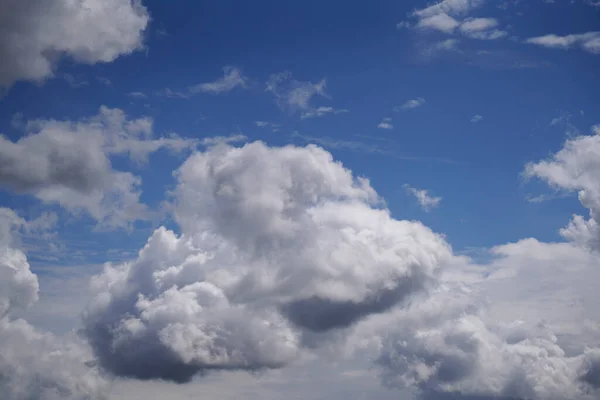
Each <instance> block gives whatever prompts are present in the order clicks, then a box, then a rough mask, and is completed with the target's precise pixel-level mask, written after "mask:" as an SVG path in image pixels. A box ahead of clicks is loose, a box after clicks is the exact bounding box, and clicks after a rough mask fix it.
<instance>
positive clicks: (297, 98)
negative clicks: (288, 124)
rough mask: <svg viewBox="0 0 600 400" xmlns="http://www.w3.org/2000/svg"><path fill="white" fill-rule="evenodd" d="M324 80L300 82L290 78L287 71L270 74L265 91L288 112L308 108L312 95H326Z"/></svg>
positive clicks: (290, 75)
mask: <svg viewBox="0 0 600 400" xmlns="http://www.w3.org/2000/svg"><path fill="white" fill-rule="evenodd" d="M326 86H327V83H326V80H325V79H321V80H320V81H319V82H317V83H312V82H301V81H297V80H295V79H293V78H292V73H291V72H289V71H284V72H280V73H277V74H272V75H271V76H270V77H269V79H268V80H267V83H266V87H265V91H266V92H269V93H271V94H272V95H273V96H274V97H275V102H276V103H277V105H278V106H279V107H281V108H282V109H285V110H288V111H290V112H296V111H298V110H308V109H309V108H310V101H311V99H312V98H313V97H314V96H322V97H328V95H327V93H326V92H325V88H326Z"/></svg>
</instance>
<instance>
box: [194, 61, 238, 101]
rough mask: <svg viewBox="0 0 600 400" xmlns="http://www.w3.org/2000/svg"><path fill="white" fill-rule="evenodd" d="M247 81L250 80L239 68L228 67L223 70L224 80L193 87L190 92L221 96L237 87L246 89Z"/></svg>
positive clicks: (220, 79)
mask: <svg viewBox="0 0 600 400" xmlns="http://www.w3.org/2000/svg"><path fill="white" fill-rule="evenodd" d="M247 80H248V78H246V77H245V76H243V75H242V71H241V70H240V69H239V68H236V67H231V66H226V67H224V68H223V77H222V78H219V79H217V80H216V81H214V82H207V83H201V84H199V85H195V86H191V87H190V88H189V89H188V90H189V92H190V93H198V92H203V93H213V94H221V93H226V92H230V91H232V90H233V89H235V88H236V87H241V88H245V87H246V86H247V83H246V81H247Z"/></svg>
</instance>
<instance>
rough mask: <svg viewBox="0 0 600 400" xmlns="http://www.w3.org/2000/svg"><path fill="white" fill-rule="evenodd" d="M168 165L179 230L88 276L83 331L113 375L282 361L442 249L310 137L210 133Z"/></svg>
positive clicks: (355, 318) (178, 374)
mask: <svg viewBox="0 0 600 400" xmlns="http://www.w3.org/2000/svg"><path fill="white" fill-rule="evenodd" d="M176 177H177V180H178V184H177V187H176V189H175V190H174V191H173V192H172V196H173V203H174V216H175V221H176V222H177V224H178V225H179V229H180V232H181V233H180V234H179V235H177V234H175V233H174V232H172V231H169V230H167V229H165V228H162V227H161V228H159V229H157V230H156V231H155V232H154V234H153V235H152V237H151V238H150V239H149V240H148V242H147V244H146V246H145V247H144V249H142V250H141V251H140V253H139V257H138V258H137V259H136V260H134V261H132V262H130V263H126V264H122V265H114V266H107V267H106V269H105V271H104V273H103V274H101V275H100V276H97V277H96V278H94V281H93V293H94V300H93V301H92V302H91V303H90V305H89V307H88V309H87V311H86V313H85V314H84V325H85V332H86V336H87V337H88V338H89V340H90V342H91V344H92V346H93V347H94V350H95V353H96V355H97V357H98V359H99V361H100V363H101V365H103V366H104V367H105V368H107V369H108V370H109V371H111V372H112V373H115V374H117V375H120V376H130V377H136V378H140V379H153V378H161V379H168V380H173V381H177V382H184V381H187V380H189V379H191V377H192V376H193V375H195V374H202V373H206V372H209V371H210V370H232V369H240V370H250V371H255V370H261V369H272V368H279V367H282V366H284V365H286V364H288V363H290V362H291V361H293V360H295V359H296V358H297V357H298V356H299V354H300V353H301V352H303V351H304V349H305V348H306V347H307V346H309V345H310V347H311V348H312V347H313V346H317V347H318V344H319V343H321V340H324V338H326V337H328V336H329V335H334V336H335V335H340V334H343V332H345V331H346V330H348V329H350V328H351V327H352V326H353V325H354V324H356V323H358V322H359V321H361V320H363V319H365V318H367V317H368V316H369V315H374V314H378V313H384V312H386V310H389V309H390V308H392V307H394V306H395V305H397V304H400V303H402V302H403V301H404V300H405V299H406V298H407V297H408V296H410V295H411V294H412V293H415V292H419V291H420V290H423V289H424V288H425V287H426V286H427V284H428V282H429V281H431V280H432V279H434V276H435V274H436V271H437V269H438V268H439V266H440V264H441V263H443V262H444V261H445V260H447V259H449V258H451V257H452V256H451V251H450V248H449V246H448V245H447V244H446V243H445V241H444V240H443V239H442V238H441V237H440V236H438V235H435V234H434V233H433V232H431V231H430V230H429V229H428V228H426V227H424V226H423V225H422V224H420V223H417V222H409V221H398V220H395V219H393V218H392V217H391V216H390V213H389V211H388V210H387V209H385V208H381V207H379V206H377V204H379V201H380V200H379V198H378V196H377V194H376V193H375V191H374V190H373V189H372V188H371V187H370V185H369V183H368V181H367V180H365V179H362V178H354V177H353V176H352V174H351V172H350V171H348V170H347V169H345V168H344V167H343V166H342V165H341V164H340V163H338V162H334V161H333V158H332V156H331V155H330V154H329V153H327V152H326V151H324V150H322V149H320V148H318V147H316V146H313V145H309V146H307V147H294V146H286V147H282V148H271V147H268V146H266V145H264V144H263V143H261V142H254V143H250V144H246V145H245V146H243V147H241V148H233V147H229V146H227V145H220V146H215V147H213V148H211V149H209V150H207V151H205V152H199V153H196V154H194V155H192V156H191V157H190V158H189V159H188V160H187V161H186V162H185V163H184V164H183V166H182V167H181V168H180V169H179V170H178V171H177V172H176ZM321 338H323V339H321Z"/></svg>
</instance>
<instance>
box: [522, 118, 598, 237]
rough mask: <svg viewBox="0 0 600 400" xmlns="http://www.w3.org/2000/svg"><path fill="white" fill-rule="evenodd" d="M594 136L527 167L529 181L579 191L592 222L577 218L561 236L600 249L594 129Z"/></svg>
mask: <svg viewBox="0 0 600 400" xmlns="http://www.w3.org/2000/svg"><path fill="white" fill-rule="evenodd" d="M592 131H593V132H594V135H589V136H578V137H574V138H571V139H568V140H567V141H566V142H565V144H564V146H563V148H562V149H561V150H560V151H558V152H557V153H556V154H554V155H553V156H552V157H551V158H550V159H548V160H543V161H540V162H537V163H530V164H528V165H527V166H526V168H525V171H524V174H525V176H526V177H528V178H533V177H536V178H539V179H542V180H544V181H545V182H547V183H548V184H549V185H550V186H551V187H553V188H556V189H560V190H566V191H571V192H572V191H576V192H578V195H579V201H580V202H581V204H582V205H583V206H584V207H585V208H587V209H588V210H589V213H590V218H589V219H587V220H586V219H585V218H584V217H582V216H580V215H575V216H574V217H573V219H572V221H571V223H570V224H569V225H568V226H567V227H565V228H563V229H562V230H561V234H562V235H563V236H564V237H565V238H567V239H569V240H572V241H574V242H577V243H580V244H581V245H584V246H588V247H591V248H594V249H600V227H599V225H598V223H599V222H600V181H599V180H598V179H597V177H598V176H599V175H598V174H600V157H598V154H600V135H598V132H597V131H596V128H595V127H593V128H592Z"/></svg>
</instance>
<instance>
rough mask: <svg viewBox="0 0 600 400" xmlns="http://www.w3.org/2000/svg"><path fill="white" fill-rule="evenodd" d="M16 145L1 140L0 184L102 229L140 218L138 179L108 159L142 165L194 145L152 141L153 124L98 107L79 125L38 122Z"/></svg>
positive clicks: (176, 139) (169, 139)
mask: <svg viewBox="0 0 600 400" xmlns="http://www.w3.org/2000/svg"><path fill="white" fill-rule="evenodd" d="M26 129H27V131H28V135H26V136H24V137H22V138H21V139H19V140H18V141H16V142H12V141H10V140H8V139H5V138H3V137H1V136H0V185H2V186H4V187H7V188H9V189H11V190H13V191H16V192H19V193H31V194H33V195H34V196H36V197H37V198H39V199H40V200H42V201H44V202H48V203H58V204H60V205H61V206H63V207H65V208H66V209H68V210H70V211H72V212H80V211H85V212H86V213H88V214H89V215H90V216H91V217H93V218H94V219H95V220H97V221H98V222H99V223H100V224H101V225H104V226H107V227H124V226H127V225H128V224H129V223H130V222H131V221H132V220H136V219H144V218H146V217H147V215H148V211H147V209H146V207H145V206H144V205H143V204H141V203H140V201H139V197H140V188H139V187H140V184H141V181H140V178H139V177H137V176H135V175H133V174H131V173H130V172H122V171H116V170H114V169H113V168H112V165H111V161H110V156H111V155H115V154H122V155H127V156H129V157H130V158H131V159H133V160H134V161H136V162H140V163H143V162H145V161H146V160H147V158H148V155H149V154H150V153H153V152H155V151H157V150H159V149H161V148H167V149H170V150H172V151H181V150H183V149H185V148H189V147H193V146H194V145H195V142H194V141H189V140H185V139H181V138H179V137H177V136H172V137H162V138H158V139H154V138H153V137H152V119H151V118H147V117H145V118H139V119H128V118H127V117H126V115H125V114H124V113H123V111H121V110H119V109H109V108H107V107H104V106H103V107H101V108H100V111H99V114H98V115H96V116H94V117H91V118H87V119H83V120H81V121H77V122H73V121H56V120H37V121H32V122H29V124H27V128H26Z"/></svg>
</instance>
